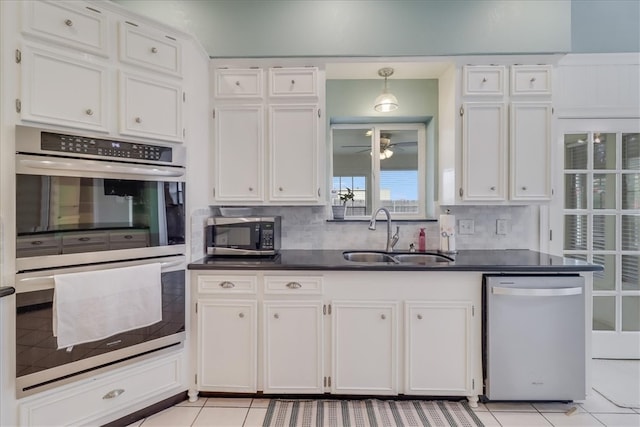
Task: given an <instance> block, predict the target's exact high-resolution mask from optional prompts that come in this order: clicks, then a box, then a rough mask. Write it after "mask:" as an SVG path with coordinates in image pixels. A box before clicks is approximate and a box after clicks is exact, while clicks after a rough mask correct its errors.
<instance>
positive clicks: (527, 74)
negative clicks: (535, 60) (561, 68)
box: [511, 65, 551, 95]
mask: <svg viewBox="0 0 640 427" xmlns="http://www.w3.org/2000/svg"><path fill="white" fill-rule="evenodd" d="M511 95H551V65H514V66H513V67H511Z"/></svg>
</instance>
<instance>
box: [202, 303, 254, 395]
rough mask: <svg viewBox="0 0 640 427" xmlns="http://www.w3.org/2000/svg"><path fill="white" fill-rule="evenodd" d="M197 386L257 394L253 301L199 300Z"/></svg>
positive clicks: (208, 389) (209, 389)
mask: <svg viewBox="0 0 640 427" xmlns="http://www.w3.org/2000/svg"><path fill="white" fill-rule="evenodd" d="M197 319H198V320H197V321H198V326H197V330H198V337H197V341H198V345H197V352H198V354H197V364H198V368H197V380H196V381H197V386H198V389H199V390H202V391H227V392H241V393H254V392H256V391H257V381H256V379H257V372H256V369H257V364H258V362H257V351H258V348H257V343H258V341H257V340H258V334H257V331H258V323H257V320H258V316H257V302H256V301H255V300H224V301H220V300H211V299H199V300H198V305H197Z"/></svg>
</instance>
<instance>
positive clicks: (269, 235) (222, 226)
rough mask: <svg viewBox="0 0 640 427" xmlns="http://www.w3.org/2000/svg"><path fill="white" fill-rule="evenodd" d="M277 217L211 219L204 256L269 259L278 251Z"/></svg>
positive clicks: (278, 220) (279, 237)
mask: <svg viewBox="0 0 640 427" xmlns="http://www.w3.org/2000/svg"><path fill="white" fill-rule="evenodd" d="M280 222H281V221H280V217H279V216H272V217H242V218H230V217H219V216H216V217H211V218H209V219H208V220H207V230H206V235H207V255H243V256H252V255H253V256H269V255H276V254H277V253H278V251H279V250H280V239H281V234H280Z"/></svg>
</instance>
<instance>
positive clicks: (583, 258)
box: [564, 254, 587, 262]
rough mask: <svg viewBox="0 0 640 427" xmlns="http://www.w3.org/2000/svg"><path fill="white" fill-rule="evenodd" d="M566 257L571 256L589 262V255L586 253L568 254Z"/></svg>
mask: <svg viewBox="0 0 640 427" xmlns="http://www.w3.org/2000/svg"><path fill="white" fill-rule="evenodd" d="M564 257H565V258H570V259H579V260H580V261H584V262H587V255H586V254H567V255H565V256H564Z"/></svg>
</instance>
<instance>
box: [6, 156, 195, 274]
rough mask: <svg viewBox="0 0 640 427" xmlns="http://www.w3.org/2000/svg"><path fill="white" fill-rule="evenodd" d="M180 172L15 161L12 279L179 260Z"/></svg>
mask: <svg viewBox="0 0 640 427" xmlns="http://www.w3.org/2000/svg"><path fill="white" fill-rule="evenodd" d="M184 174H185V170H184V168H182V167H172V166H161V165H146V164H131V163H121V162H115V161H111V160H108V161H103V160H91V159H86V158H85V159H78V158H71V157H59V156H46V155H38V154H17V155H16V258H17V260H16V265H17V270H18V271H25V270H31V269H36V268H50V267H60V266H68V265H76V264H85V263H95V262H103V261H114V260H124V259H132V258H146V257H151V256H163V255H175V254H183V253H184V251H185V245H184V244H185V218H184V212H185V210H184V208H185V182H184V179H185V176H184Z"/></svg>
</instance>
